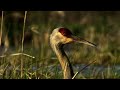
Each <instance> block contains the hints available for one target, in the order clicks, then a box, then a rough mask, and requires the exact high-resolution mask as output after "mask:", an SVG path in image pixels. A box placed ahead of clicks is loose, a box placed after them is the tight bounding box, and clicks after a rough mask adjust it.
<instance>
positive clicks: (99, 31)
mask: <svg viewBox="0 0 120 90" xmlns="http://www.w3.org/2000/svg"><path fill="white" fill-rule="evenodd" d="M103 22H104V20H103V21H102V20H101V21H100V22H97V24H96V23H93V24H88V25H86V24H85V25H84V24H83V25H81V24H78V23H77V24H76V23H75V24H73V23H72V24H71V23H67V24H65V23H64V24H63V25H62V24H57V23H56V24H55V23H48V24H43V23H40V24H39V25H38V27H39V30H38V32H40V35H39V37H40V45H39V48H37V49H35V48H34V47H33V44H32V43H30V44H31V45H30V47H27V46H25V47H24V49H23V50H24V53H26V54H28V55H31V56H34V57H35V58H31V57H28V56H24V55H22V56H21V55H17V56H10V55H11V54H12V53H18V52H17V51H19V50H17V49H16V50H12V53H11V52H7V55H8V56H6V57H0V78H1V79H21V78H23V79H61V78H62V77H63V76H62V71H61V67H60V64H59V61H58V60H57V57H56V55H55V54H54V52H53V51H52V49H51V47H50V44H49V35H50V33H51V31H52V30H53V29H54V28H56V27H58V26H65V27H67V28H69V29H70V30H71V31H72V32H73V34H75V35H77V36H80V37H84V38H85V39H86V40H88V41H91V42H94V43H96V44H97V45H98V47H99V48H100V52H98V51H97V50H95V49H94V48H92V47H90V46H86V45H83V44H76V43H74V44H71V45H70V44H68V45H66V46H65V47H64V49H65V52H66V53H67V55H68V57H69V59H70V61H71V63H72V66H73V67H74V71H75V72H77V71H79V68H78V69H77V68H76V67H75V65H76V64H77V65H78V66H81V65H82V64H84V65H86V64H89V62H91V61H94V60H96V62H95V63H93V64H92V65H91V66H93V67H91V66H90V67H88V68H86V69H84V70H83V71H82V72H80V73H79V75H78V76H77V77H76V78H77V79H105V78H107V79H108V78H120V75H119V72H118V71H116V69H115V66H116V65H119V64H120V41H119V37H120V31H119V29H120V26H119V24H117V22H116V24H117V25H115V24H113V25H111V24H110V25H109V23H108V24H107V23H103ZM23 43H24V42H23ZM20 46H21V45H20ZM21 60H22V62H21ZM21 64H22V77H21ZM96 66H100V67H101V66H102V67H103V68H97V67H96ZM81 69H82V68H81ZM86 71H87V72H86Z"/></svg>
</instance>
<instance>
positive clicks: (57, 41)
mask: <svg viewBox="0 0 120 90" xmlns="http://www.w3.org/2000/svg"><path fill="white" fill-rule="evenodd" d="M72 42H78V43H84V44H87V45H91V46H94V47H96V45H95V44H93V43H91V42H89V41H86V40H84V39H82V38H78V37H76V36H73V34H72V33H71V31H70V30H69V29H67V28H64V27H59V28H56V29H54V30H53V32H52V34H51V35H50V44H51V47H52V49H53V51H54V52H55V54H56V56H57V57H58V60H59V62H60V64H61V67H62V70H63V76H64V79H72V77H73V76H74V72H73V68H72V65H71V63H70V61H69V59H68V57H67V55H66V54H65V52H64V50H63V46H64V45H65V44H67V43H72Z"/></svg>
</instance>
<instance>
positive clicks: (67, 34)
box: [59, 28, 72, 37]
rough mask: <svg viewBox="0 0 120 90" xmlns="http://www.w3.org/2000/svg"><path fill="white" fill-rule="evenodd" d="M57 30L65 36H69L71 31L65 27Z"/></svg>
mask: <svg viewBox="0 0 120 90" xmlns="http://www.w3.org/2000/svg"><path fill="white" fill-rule="evenodd" d="M59 32H60V33H61V34H62V35H63V36H66V37H71V35H72V33H71V31H70V30H69V29H67V28H60V29H59Z"/></svg>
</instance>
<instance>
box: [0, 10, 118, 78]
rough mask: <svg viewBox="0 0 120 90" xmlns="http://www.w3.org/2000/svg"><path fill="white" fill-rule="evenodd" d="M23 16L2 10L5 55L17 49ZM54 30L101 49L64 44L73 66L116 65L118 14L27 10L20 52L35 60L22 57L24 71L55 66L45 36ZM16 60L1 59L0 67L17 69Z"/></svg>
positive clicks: (54, 60) (18, 61) (19, 47)
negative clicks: (62, 30)
mask: <svg viewBox="0 0 120 90" xmlns="http://www.w3.org/2000/svg"><path fill="white" fill-rule="evenodd" d="M24 14H25V12H24V11H4V17H3V28H2V43H3V44H4V46H5V47H6V48H8V51H6V53H7V54H8V55H9V54H11V53H17V52H20V50H21V41H22V33H23V22H24ZM1 15H2V13H1ZM0 19H1V18H0ZM57 27H66V28H68V29H70V31H71V32H72V33H73V34H74V35H76V36H79V37H83V38H85V39H86V40H88V41H91V42H93V43H95V44H97V45H98V47H99V48H100V50H101V52H100V53H99V52H97V51H96V50H95V49H94V48H92V47H89V46H86V45H83V44H76V43H74V44H68V45H65V46H64V49H65V52H66V53H67V55H68V57H69V59H70V61H71V62H72V64H73V65H75V64H87V63H89V62H90V61H93V60H97V62H95V65H103V66H108V65H118V64H120V11H27V17H26V22H25V32H24V34H25V37H24V53H27V54H30V55H32V56H34V57H36V58H35V59H34V60H33V59H31V58H28V57H25V56H24V57H22V59H23V62H24V65H25V68H26V67H27V68H28V67H30V66H31V65H35V66H37V67H40V66H41V65H45V66H49V65H54V64H55V65H56V64H57V65H59V62H58V60H57V57H56V56H55V54H54V53H53V51H52V49H51V47H50V44H49V35H50V34H51V32H52V30H53V29H55V28H57ZM19 59H20V56H15V57H5V58H4V59H3V58H2V61H1V65H2V64H4V62H5V63H6V62H7V63H10V65H13V66H14V67H16V66H19V65H20V63H21V62H20V60H19ZM5 65H6V64H5ZM26 65H27V66H26ZM4 67H5V66H4ZM6 77H7V76H6Z"/></svg>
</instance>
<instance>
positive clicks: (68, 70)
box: [52, 44, 74, 79]
mask: <svg viewBox="0 0 120 90" xmlns="http://www.w3.org/2000/svg"><path fill="white" fill-rule="evenodd" d="M52 48H53V50H54V52H55V53H56V55H57V57H58V59H59V62H60V64H61V67H62V70H63V75H64V79H72V77H73V75H74V72H73V68H72V66H71V63H70V61H69V59H68V57H67V55H66V54H65V52H64V50H63V45H62V44H54V45H52Z"/></svg>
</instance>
